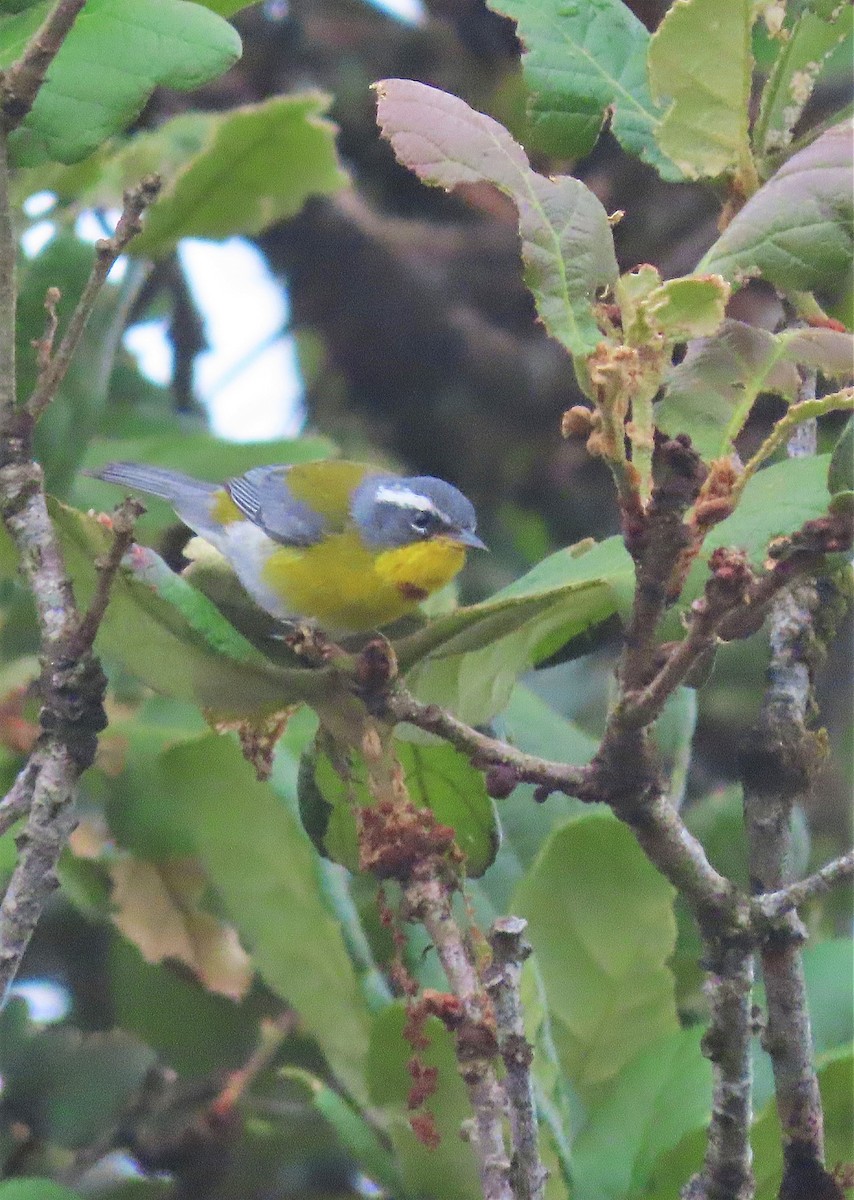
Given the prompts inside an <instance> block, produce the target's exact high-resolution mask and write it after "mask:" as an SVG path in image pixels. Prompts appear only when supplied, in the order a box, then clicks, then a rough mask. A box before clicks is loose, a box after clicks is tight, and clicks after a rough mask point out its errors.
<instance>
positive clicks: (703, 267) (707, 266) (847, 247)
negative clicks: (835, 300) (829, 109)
mask: <svg viewBox="0 0 854 1200" xmlns="http://www.w3.org/2000/svg"><path fill="white" fill-rule="evenodd" d="M851 140H852V139H851V127H850V125H849V124H847V123H846V124H842V125H834V126H833V128H832V129H829V130H828V131H827V132H826V133H824V134H822V136H821V137H820V138H817V139H816V140H815V141H814V142H812V143H811V144H810V145H809V146H807V147H805V149H803V150H801V151H799V152H798V153H797V154H794V155H792V157H791V158H790V159H789V160H788V161H787V162H785V163H784V164H783V166H782V167H781V168H780V170H779V171H777V173H776V174H775V175H772V177H771V178H770V179H769V180H768V182H767V183H766V184H765V185H764V187H761V188H760V189H759V191H758V192H757V193H756V194H755V195H754V196H752V197H751V198H750V199H749V200H748V202H747V204H745V206H744V208H742V209H741V211H740V212H738V213H737V214H736V216H735V217H734V219H733V220H732V221H731V223H730V224H729V226H728V227H727V228H726V229H725V230H724V232H723V234H722V235H721V236H720V237H719V238H718V240H717V241H716V242H715V244H714V245H713V246H712V248H711V249H710V250H709V252H708V253H707V254H706V255H705V257H704V258H703V260H702V262H701V263H700V264H699V266H698V267H697V270H698V271H716V272H719V273H720V274H721V275H723V276H724V278H726V279H730V280H733V281H738V280H744V279H748V278H750V277H751V276H753V275H761V276H762V277H763V278H764V279H767V280H768V281H769V282H770V283H773V284H775V285H776V286H777V287H779V288H782V289H783V290H789V291H815V290H819V291H821V290H826V291H829V292H832V293H834V294H835V293H837V292H838V291H839V290H840V281H843V280H847V276H848V269H849V266H850V263H851V252H852V196H851V186H850V185H851V170H852V154H851Z"/></svg>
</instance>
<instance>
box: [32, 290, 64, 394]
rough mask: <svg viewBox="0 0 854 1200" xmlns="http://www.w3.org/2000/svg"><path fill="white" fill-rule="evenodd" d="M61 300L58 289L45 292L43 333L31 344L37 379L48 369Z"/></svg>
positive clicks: (57, 325)
mask: <svg viewBox="0 0 854 1200" xmlns="http://www.w3.org/2000/svg"><path fill="white" fill-rule="evenodd" d="M61 299H62V293H61V292H60V290H59V288H58V287H49V288H48V289H47V291H46V292H45V297H44V310H45V312H46V314H47V316H46V318H45V323H44V333H43V334H42V336H41V337H40V338H37V339H36V340H35V341H34V342H33V349H34V350H35V352H36V364H37V366H38V369H39V373H38V376H37V378H41V376H42V373H43V372H44V371H46V370H48V368H49V367H50V359H51V355H52V354H53V342H54V338H55V337H56V331H57V329H58V327H59V315H58V314H57V311H56V306H57V304H59V302H60V300H61Z"/></svg>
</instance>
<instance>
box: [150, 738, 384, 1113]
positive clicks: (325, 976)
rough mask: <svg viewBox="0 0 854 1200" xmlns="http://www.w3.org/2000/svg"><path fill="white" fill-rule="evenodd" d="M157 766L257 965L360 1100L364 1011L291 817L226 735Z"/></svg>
mask: <svg viewBox="0 0 854 1200" xmlns="http://www.w3.org/2000/svg"><path fill="white" fill-rule="evenodd" d="M163 765H164V770H165V772H166V777H167V779H168V786H169V791H170V795H171V799H172V803H173V805H174V807H175V810H176V823H180V825H181V826H182V827H183V828H185V829H186V830H187V831H188V833H189V835H190V836H191V838H192V840H193V843H194V845H195V849H196V852H197V853H198V855H199V856H200V858H201V859H202V861H203V862H204V864H205V866H206V868H207V871H208V874H209V876H210V879H211V883H212V884H213V886H214V888H215V889H216V891H217V893H218V895H219V897H220V900H221V901H222V904H223V907H224V909H225V912H226V913H227V915H228V918H229V919H230V920H231V921H232V922H233V923H234V925H235V926H236V927H237V929H238V930H239V931H240V935H241V940H242V941H243V943H244V945H245V946H246V948H247V949H248V950H249V952H250V953H251V955H252V961H253V963H254V965H255V967H256V969H257V970H258V972H259V973H260V975H261V976H262V978H263V979H264V981H265V982H266V983H267V985H268V986H269V987H270V988H272V990H273V991H274V992H275V993H276V994H277V995H278V996H281V997H282V999H284V1000H286V1001H287V1002H288V1003H289V1004H292V1005H293V1007H294V1008H295V1009H296V1011H297V1012H298V1013H299V1014H300V1017H301V1018H302V1020H303V1023H304V1025H305V1027H306V1029H307V1030H308V1031H309V1032H310V1033H311V1034H312V1036H313V1037H314V1038H315V1039H316V1040H317V1043H318V1045H319V1046H320V1048H321V1050H322V1051H323V1053H324V1055H325V1056H326V1059H327V1062H328V1063H329V1066H330V1069H331V1070H332V1071H333V1073H334V1074H335V1075H336V1076H337V1077H338V1078H339V1079H340V1080H341V1082H342V1083H343V1084H344V1086H345V1087H346V1088H347V1090H348V1091H349V1093H350V1094H351V1095H352V1096H353V1097H354V1099H356V1100H357V1101H358V1102H360V1103H364V1102H365V1100H366V1099H367V1096H366V1083H365V1069H366V1061H367V1054H368V1038H369V1014H368V1011H367V1009H366V1006H365V1003H364V1000H363V998H362V996H361V994H360V991H359V985H358V980H357V978H356V974H355V971H354V969H353V965H352V963H351V961H350V958H349V956H348V954H347V950H346V947H345V945H344V941H343V938H342V935H341V930H340V929H339V926H338V923H337V921H336V920H335V918H334V917H333V915H332V914H331V913H330V911H329V909H328V907H327V905H326V903H325V901H324V899H323V896H322V894H321V891H320V887H319V883H318V876H317V868H316V860H315V853H314V849H313V848H312V846H311V843H310V842H309V840H308V838H307V837H306V835H305V833H304V831H303V830H302V828H301V827H300V824H299V821H298V819H297V818H296V817H295V816H294V815H293V814H292V813H291V812H290V811H289V809H288V808H286V807H285V805H284V804H283V803H282V802H281V801H280V800H278V799H277V798H276V796H275V794H274V793H273V791H272V790H271V789H270V788H269V787H268V786H267V785H266V784H262V783H259V782H258V781H257V780H256V779H255V775H254V772H253V770H252V768H251V767H250V766H249V764H248V763H247V762H245V761H244V760H243V758H242V757H241V755H240V751H239V749H238V747H237V745H236V744H235V743H234V742H232V741H231V740H230V739H229V738H224V737H214V736H208V737H204V738H199V739H198V740H197V741H195V742H187V743H185V744H183V745H180V746H176V747H174V748H173V749H171V750H169V751H167V752H166V754H165V755H164V756H163Z"/></svg>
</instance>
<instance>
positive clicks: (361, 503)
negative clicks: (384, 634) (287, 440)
mask: <svg viewBox="0 0 854 1200" xmlns="http://www.w3.org/2000/svg"><path fill="white" fill-rule="evenodd" d="M88 474H91V475H92V476H93V477H94V478H96V479H101V480H104V481H105V482H106V483H116V484H119V485H122V486H125V487H128V488H131V489H132V490H134V491H139V492H147V493H148V494H149V495H152V496H159V497H161V498H162V499H164V500H167V501H168V502H169V503H170V504H171V505H172V507H173V508H174V509H175V512H176V513H177V514H178V516H179V517H180V518H181V520H182V521H183V522H184V523H185V524H186V525H189V526H190V528H191V529H193V530H195V532H196V533H197V534H199V535H200V536H201V537H202V538H204V539H205V541H207V542H209V543H211V545H213V546H214V547H215V548H216V549H217V550H219V551H220V553H221V554H223V555H224V557H225V558H226V559H227V560H228V562H229V563H230V564H231V566H232V567H233V569H234V571H235V572H236V574H237V576H238V578H239V579H240V582H241V583H242V584H243V586H244V587H245V588H246V590H247V591H248V592H249V594H250V595H251V596H252V597H253V599H254V600H255V602H256V603H257V604H259V605H260V606H261V607H262V608H263V609H265V610H266V611H267V612H268V613H271V614H272V615H273V616H274V617H277V618H278V619H279V620H282V621H294V620H299V619H301V618H302V619H308V620H312V621H316V622H317V623H318V624H319V625H320V626H321V627H322V628H323V629H324V630H325V631H326V632H327V633H330V634H333V635H335V634H347V633H359V632H363V631H366V630H370V629H376V628H378V627H380V626H382V625H387V624H388V623H389V622H391V621H396V620H397V619H398V618H399V617H402V616H405V615H406V614H407V613H410V612H412V611H413V610H414V609H415V608H416V607H417V605H418V604H419V602H420V601H422V600H425V599H426V598H427V597H428V596H429V595H430V594H431V593H432V592H435V591H436V590H437V589H438V588H441V587H443V586H444V585H445V584H446V583H448V582H449V581H450V580H451V579H453V577H454V576H455V575H456V574H457V572H458V571H459V570H460V568H461V567H462V565H463V563H464V562H465V557H466V551H467V550H468V549H469V548H475V549H485V546H484V544H483V542H482V541H481V540H480V538H479V537H478V536H477V534H476V533H475V528H476V517H475V511H474V508H473V507H472V504H471V503H470V501H469V500H467V499H466V497H465V496H464V495H463V494H462V492H460V491H458V490H457V489H456V488H455V487H452V486H451V484H449V483H445V482H443V480H441V479H434V478H433V477H432V476H429V475H416V476H413V477H411V478H401V477H400V476H397V475H390V474H388V473H387V472H383V471H379V470H378V469H376V468H375V467H371V466H368V465H366V464H364V463H355V462H345V461H340V460H328V461H322V462H310V463H298V464H295V465H293V466H271V467H254V468H253V469H252V470H250V471H247V472H246V474H245V475H240V476H238V477H237V478H235V479H229V480H228V481H227V482H226V483H225V484H216V483H205V482H203V481H202V480H199V479H193V478H191V477H190V476H189V475H183V474H181V473H180V472H178V471H170V470H166V469H164V468H162V467H153V466H146V465H145V464H143V463H130V462H115V463H108V464H107V465H106V466H104V467H101V468H100V469H99V470H96V471H91V472H88Z"/></svg>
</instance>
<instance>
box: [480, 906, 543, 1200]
mask: <svg viewBox="0 0 854 1200" xmlns="http://www.w3.org/2000/svg"><path fill="white" fill-rule="evenodd" d="M527 925H528V922H527V921H525V920H523V918H522V917H499V918H498V920H496V921H494V922H493V925H492V929H491V930H490V934H489V944H490V946H491V947H492V962H491V963H490V965H489V968H488V970H487V973H486V978H485V980H484V986H485V987H486V990H487V992H488V993H489V995H490V996H491V997H492V1003H493V1005H494V1007H495V1021H496V1026H497V1030H498V1048H499V1050H500V1051H501V1057H502V1059H503V1060H504V1066H505V1068H506V1070H507V1076H506V1078H505V1081H504V1088H505V1091H506V1092H507V1099H508V1102H509V1110H510V1136H511V1140H512V1144H513V1159H512V1162H511V1164H510V1180H511V1185H512V1188H513V1195H514V1200H543V1197H544V1196H545V1187H546V1181H547V1179H548V1171H547V1170H546V1169H545V1167H544V1166H543V1163H542V1159H541V1158H540V1149H539V1144H538V1136H537V1106H536V1100H535V1097H534V1083H533V1079H532V1076H531V1061H532V1059H533V1053H534V1052H533V1049H532V1047H531V1045H530V1044H529V1042H528V1041H527V1039H526V1037H525V1022H524V1016H523V1012H522V999H521V995H520V990H521V983H522V964H523V963H524V961H525V959H526V958H527V957H528V955H529V954H530V953H531V947H530V946H529V945H528V943H527V942H526V941H525V939H524V936H523V935H524V932H525V929H526V928H527Z"/></svg>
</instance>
